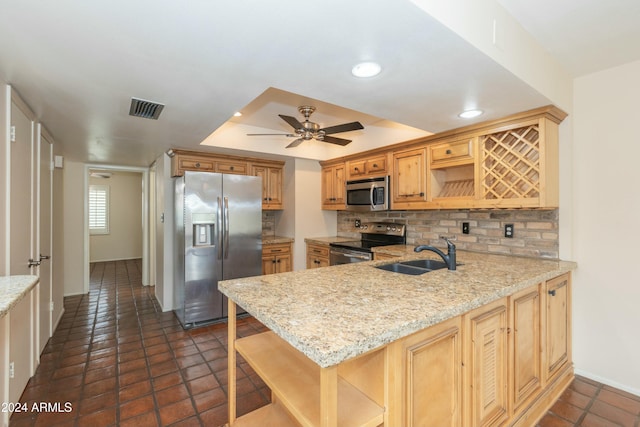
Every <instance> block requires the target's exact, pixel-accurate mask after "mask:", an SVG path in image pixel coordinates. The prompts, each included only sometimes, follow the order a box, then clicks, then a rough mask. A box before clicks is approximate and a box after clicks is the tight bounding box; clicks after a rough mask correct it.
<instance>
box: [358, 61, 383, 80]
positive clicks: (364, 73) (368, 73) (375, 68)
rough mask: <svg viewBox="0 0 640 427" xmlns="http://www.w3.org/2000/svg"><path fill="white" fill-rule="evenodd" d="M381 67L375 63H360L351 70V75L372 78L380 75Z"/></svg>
mask: <svg viewBox="0 0 640 427" xmlns="http://www.w3.org/2000/svg"><path fill="white" fill-rule="evenodd" d="M381 71H382V67H381V66H380V64H378V63H377V62H371V61H369V62H361V63H359V64H356V65H354V66H353V68H352V69H351V74H353V75H354V76H355V77H359V78H367V77H374V76H377V75H378V74H380V72H381Z"/></svg>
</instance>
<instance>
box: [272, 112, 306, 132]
mask: <svg viewBox="0 0 640 427" xmlns="http://www.w3.org/2000/svg"><path fill="white" fill-rule="evenodd" d="M278 116H280V118H281V119H282V120H284V121H285V122H287V123H289V125H291V127H292V128H294V129H296V130H297V129H303V128H304V127H303V126H302V123H300V122H299V121H298V119H296V118H295V117H291V116H285V115H282V114H278Z"/></svg>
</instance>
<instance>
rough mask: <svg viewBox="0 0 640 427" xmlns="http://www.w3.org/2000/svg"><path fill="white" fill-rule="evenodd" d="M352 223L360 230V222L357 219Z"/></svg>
mask: <svg viewBox="0 0 640 427" xmlns="http://www.w3.org/2000/svg"><path fill="white" fill-rule="evenodd" d="M353 223H354V225H355V226H356V228H360V224H361V222H360V220H359V219H356V220H355V221H354V222H353Z"/></svg>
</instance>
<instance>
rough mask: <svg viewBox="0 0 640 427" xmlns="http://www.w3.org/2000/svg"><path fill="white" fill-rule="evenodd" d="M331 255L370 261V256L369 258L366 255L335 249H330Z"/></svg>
mask: <svg viewBox="0 0 640 427" xmlns="http://www.w3.org/2000/svg"><path fill="white" fill-rule="evenodd" d="M331 255H341V256H343V257H345V258H356V259H361V260H364V261H371V258H369V257H368V256H367V255H356V254H348V253H344V252H337V251H331Z"/></svg>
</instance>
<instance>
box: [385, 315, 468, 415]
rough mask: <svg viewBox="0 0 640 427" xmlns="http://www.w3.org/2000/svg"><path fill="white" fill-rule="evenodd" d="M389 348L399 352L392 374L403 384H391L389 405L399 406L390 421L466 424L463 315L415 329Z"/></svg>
mask: <svg viewBox="0 0 640 427" xmlns="http://www.w3.org/2000/svg"><path fill="white" fill-rule="evenodd" d="M393 346H395V347H398V348H397V349H395V348H393ZM390 348H391V351H396V352H400V358H401V360H402V363H401V364H400V365H397V369H399V370H398V371H396V372H392V373H390V374H391V375H398V376H399V378H401V379H402V385H401V387H400V388H399V389H397V390H394V389H393V388H392V396H391V400H392V402H393V403H392V402H390V406H392V407H395V408H398V410H396V411H393V413H392V414H390V415H389V417H390V419H389V425H398V426H407V427H446V426H449V427H458V426H461V425H463V423H462V324H461V317H460V316H458V317H455V318H453V319H450V320H447V321H445V322H442V323H440V324H438V325H435V326H432V327H430V328H428V329H426V330H424V331H421V332H418V333H415V334H413V335H411V336H409V337H407V338H404V339H403V340H401V341H400V342H398V343H395V344H392V346H391V347H390ZM393 391H395V395H394V394H393ZM400 408H401V409H400Z"/></svg>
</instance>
